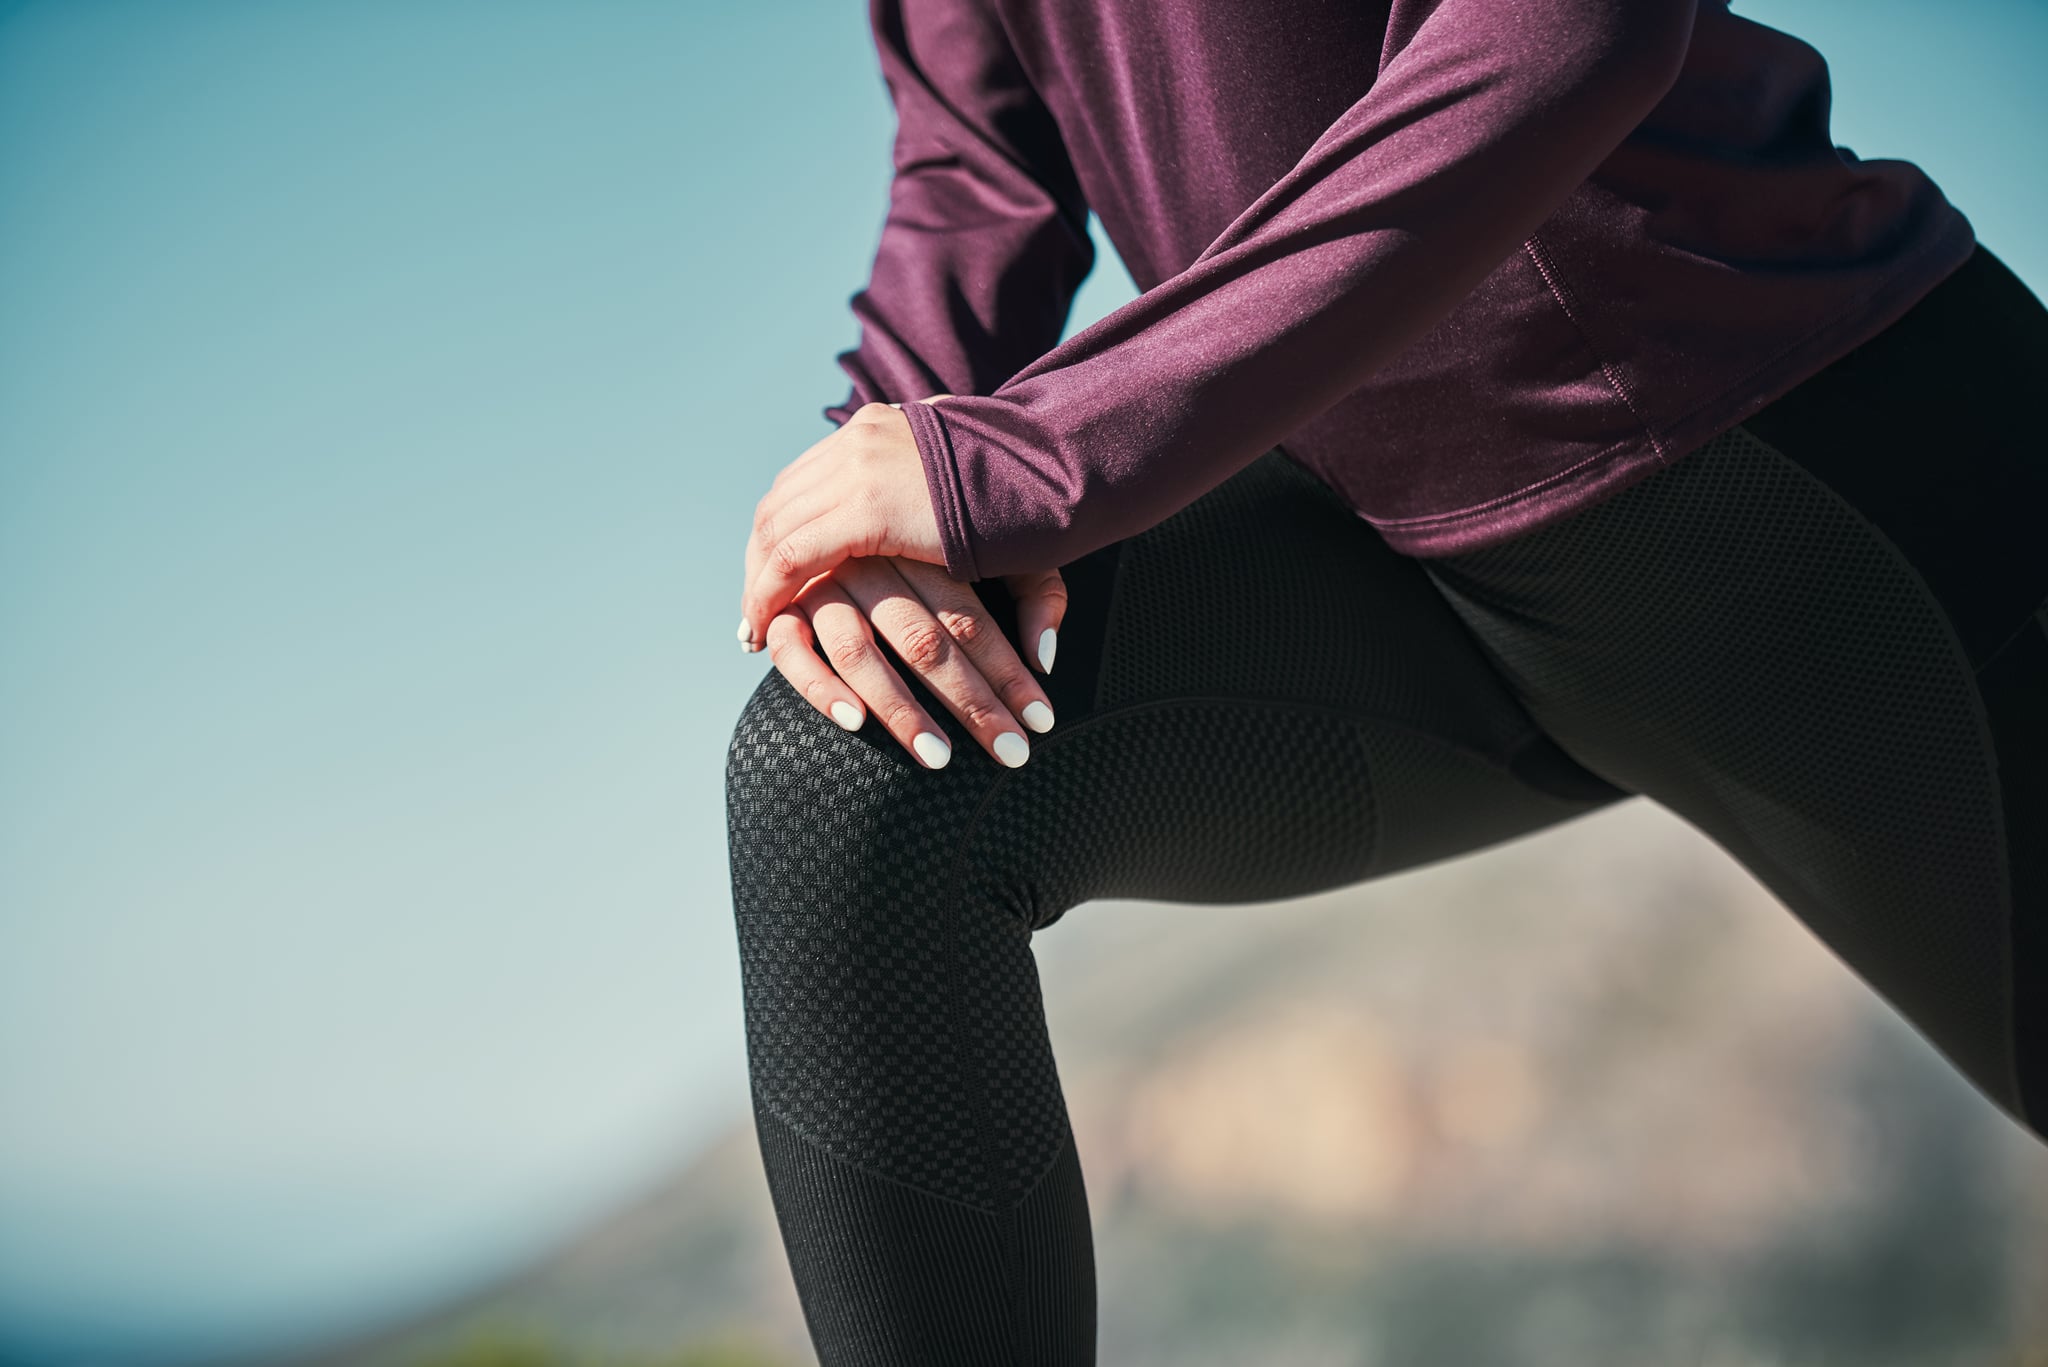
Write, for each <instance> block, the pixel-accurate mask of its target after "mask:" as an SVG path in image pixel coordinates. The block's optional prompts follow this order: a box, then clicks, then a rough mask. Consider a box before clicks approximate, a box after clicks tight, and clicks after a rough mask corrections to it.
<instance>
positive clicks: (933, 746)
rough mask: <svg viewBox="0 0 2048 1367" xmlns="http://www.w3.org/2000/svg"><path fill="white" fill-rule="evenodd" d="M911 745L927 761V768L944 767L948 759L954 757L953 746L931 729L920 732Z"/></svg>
mask: <svg viewBox="0 0 2048 1367" xmlns="http://www.w3.org/2000/svg"><path fill="white" fill-rule="evenodd" d="M910 747H911V749H913V750H915V751H917V757H918V758H919V759H921V760H923V761H924V762H925V766H926V767H927V768H931V769H943V768H945V767H946V761H947V760H949V759H951V758H953V747H952V746H950V745H948V744H946V742H945V741H944V740H943V739H941V738H940V737H938V736H935V735H933V734H932V733H931V732H929V731H920V732H918V733H917V735H916V737H915V738H913V739H912V740H911V742H910Z"/></svg>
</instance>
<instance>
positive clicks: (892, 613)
mask: <svg viewBox="0 0 2048 1367" xmlns="http://www.w3.org/2000/svg"><path fill="white" fill-rule="evenodd" d="M899 563H900V562H899V561H897V560H896V559H893V558H889V557H882V556H874V557H868V558H865V559H861V560H856V561H851V562H849V567H848V570H847V571H846V572H844V573H841V574H837V575H834V576H833V581H834V583H836V584H837V585H838V586H839V587H840V588H841V589H843V590H844V591H845V592H846V595H847V596H848V597H849V598H851V599H852V600H853V601H854V602H855V603H857V604H859V605H860V608H861V610H862V611H863V612H865V613H866V614H867V618H868V620H869V621H870V622H871V623H873V624H874V629H875V634H876V635H877V636H878V637H880V638H881V639H882V640H884V641H886V642H888V644H889V647H890V648H891V649H892V650H894V651H895V652H896V656H897V658H898V659H900V660H901V661H902V662H903V665H904V667H905V668H906V669H908V670H909V671H910V672H911V673H913V674H915V675H917V677H918V678H919V679H920V680H921V681H922V682H923V683H924V685H925V686H926V687H927V688H929V689H930V690H931V691H932V693H933V694H935V695H936V696H937V697H938V699H939V701H940V702H942V703H944V704H945V705H946V709H947V710H948V711H950V712H951V713H952V714H953V715H954V716H955V717H957V718H959V719H960V724H961V725H962V726H965V727H966V728H967V730H968V731H969V732H970V733H971V734H972V735H973V736H974V738H975V740H976V741H978V742H979V743H980V745H981V748H982V749H984V750H986V751H987V752H988V753H989V754H991V755H993V756H994V757H995V758H996V760H997V761H998V762H999V763H1001V764H1004V765H1007V766H1008V767H1010V768H1012V769H1014V768H1016V767H1017V766H1018V765H1020V764H1022V763H1024V761H1025V760H1027V759H1029V758H1031V742H1030V741H1029V740H1027V739H1026V738H1025V736H1024V727H1023V724H1022V723H1020V722H1019V721H1018V720H1017V718H1016V714H1015V713H1013V712H1011V710H1010V708H1009V706H1008V705H1007V704H1005V703H1004V702H1003V700H1002V699H1001V698H1000V697H998V696H997V694H996V690H995V689H994V688H993V687H992V686H991V685H990V683H989V681H988V680H987V679H986V678H984V677H983V676H982V673H981V671H980V670H979V669H978V668H976V666H975V664H974V661H973V660H972V659H971V658H970V657H969V656H968V654H967V652H966V651H965V650H964V649H962V647H961V646H960V643H959V642H958V641H956V640H954V638H953V635H952V633H951V632H949V631H948V630H947V629H946V627H945V625H944V624H943V623H941V622H940V621H939V619H938V618H937V617H936V616H935V615H934V614H933V613H932V610H931V609H930V608H929V607H927V606H925V603H924V600H923V599H922V598H921V597H920V596H919V595H918V593H917V591H916V590H914V589H912V588H911V587H910V585H909V584H908V583H907V582H905V581H904V578H903V576H902V574H900V573H899V572H898V570H897V566H898V564H899ZM1048 710H1050V709H1048Z"/></svg>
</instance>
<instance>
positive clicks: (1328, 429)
mask: <svg viewBox="0 0 2048 1367" xmlns="http://www.w3.org/2000/svg"><path fill="white" fill-rule="evenodd" d="M870 10H871V20H872V27H873V34H874V39H875V46H876V50H877V52H878V53H879V55H880V58H881V69H882V75H883V78H884V81H885V83H886V87H887V89H888V92H889V95H890V98H891V100H892V102H893V103H894V106H895V109H896V114H897V133H896V139H895V145H894V167H895V176H894V180H893V181H892V184H891V189H890V195H889V208H888V214H887V217H886V219H885V221H884V224H883V227H882V230H881V240H880V244H879V246H878V248H877V251H876V254H875V258H874V265H873V270H872V273H871V276H870V279H869V281H868V283H867V285H866V286H865V287H864V288H863V289H861V290H860V291H859V292H857V293H856V294H855V295H854V296H853V297H852V301H851V302H852V308H853V312H854V314H855V316H856V318H857V319H858V320H859V323H860V338H859V342H858V344H857V345H856V346H855V347H854V348H853V349H851V350H849V351H846V352H843V353H841V354H840V355H839V357H838V361H839V363H840V365H841V367H842V368H843V369H844V370H845V371H846V372H847V374H849V375H850V376H851V377H852V380H853V391H852V394H851V395H850V396H849V397H848V398H847V400H846V401H845V402H844V403H841V404H837V405H834V406H832V407H829V408H827V409H825V414H826V416H827V417H828V418H831V419H832V420H834V421H835V422H844V421H845V420H846V419H847V418H848V417H849V416H851V414H852V412H853V410H854V409H856V408H858V407H859V406H860V405H862V404H864V403H868V402H872V401H877V400H880V401H891V402H901V403H903V411H904V412H905V414H906V415H907V416H908V417H909V419H910V425H911V431H912V434H913V435H914V437H915V439H916V442H917V446H918V450H919V453H920V455H921V456H922V458H923V461H924V470H925V477H926V483H927V488H928V492H929V493H930V495H931V499H932V507H933V511H934V513H935V514H936V516H937V519H938V525H939V530H940V535H941V537H942V539H943V543H944V548H945V558H946V568H947V569H948V571H949V572H950V573H952V574H953V575H954V576H955V577H958V578H961V579H978V578H985V577H992V576H996V575H1002V574H1009V573H1014V572H1018V571H1024V570H1035V569H1045V568H1050V567H1053V566H1057V565H1062V564H1065V563H1067V562H1069V561H1071V560H1073V559H1075V558H1077V557H1078V556H1080V555H1083V554H1085V553H1087V552H1088V551H1091V550H1094V549H1095V548H1097V547H1099V546H1102V545H1105V544H1107V543H1109V542H1111V541H1114V540H1118V539H1120V538H1123V537H1125V536H1129V535H1131V534H1133V533H1136V532H1138V531H1142V530H1144V529H1145V528H1147V527H1149V526H1152V525H1154V524H1156V523H1158V522H1160V521H1162V520H1163V519H1165V518H1166V517H1168V516H1169V515H1171V514H1172V513H1174V512H1175V511H1177V510H1178V509H1180V508H1181V507H1183V506H1185V505H1186V504H1188V503H1190V502H1192V501H1193V500H1194V499H1195V498H1197V497H1198V496H1200V495H1201V494H1202V493H1204V492H1205V491H1207V490H1208V489H1210V488H1212V487H1213V486H1215V485H1216V484H1218V483H1220V482H1221V481H1222V480H1224V479H1225V478H1227V477H1229V476H1230V475H1231V474H1233V473H1235V472H1236V471H1237V470H1239V469H1242V468H1243V467H1244V466H1246V465H1248V464H1250V463H1251V461H1252V460H1253V459H1255V458H1256V457H1258V456H1259V455H1260V454H1262V453H1263V452H1265V451H1267V450H1269V449H1271V448H1272V447H1274V446H1276V445H1278V446H1280V447H1281V448H1282V449H1283V451H1284V452H1285V453H1286V455H1287V456H1288V457H1290V458H1291V459H1293V460H1295V461H1297V462H1299V463H1300V464H1301V465H1303V466H1304V467H1306V468H1307V469H1308V470H1310V471H1311V472H1312V473H1314V474H1315V475H1316V476H1318V477H1319V478H1320V479H1322V480H1323V481H1324V482H1325V483H1326V484H1328V485H1329V486H1331V487H1332V488H1333V489H1334V490H1336V491H1337V492H1338V493H1339V494H1340V495H1341V496H1342V497H1343V498H1344V500H1345V501H1346V502H1347V503H1348V504H1349V506H1351V507H1352V508H1353V509H1354V510H1355V511H1356V512H1357V513H1358V514H1359V515H1360V516H1361V517H1362V518H1364V519H1365V520H1366V521H1367V522H1369V523H1371V524H1372V526H1373V527H1375V528H1376V529H1377V530H1378V531H1379V533H1380V534H1381V535H1382V536H1384V537H1385V538H1386V540H1387V541H1388V542H1389V544H1391V545H1392V546H1393V547H1394V548H1395V549H1397V550H1399V551H1402V552H1404V553H1407V554H1411V555H1422V556H1427V555H1440V554H1448V553H1451V552H1455V551H1461V550H1465V549H1468V548H1474V547H1478V546H1482V545H1487V544H1490V543H1492V542H1494V541H1496V540H1499V539H1501V538H1504V537H1507V536H1511V535H1513V534H1515V533H1516V532H1517V531H1519V530H1522V529H1525V528H1530V527H1535V526H1538V525H1541V524H1544V523H1547V522H1550V521H1552V520H1554V519H1556V518H1559V517H1562V516H1564V515H1565V514H1566V513H1568V512H1570V511H1571V510H1572V509H1574V508H1576V507H1579V506H1581V505H1583V504H1584V503H1586V502H1587V501H1589V500H1591V499H1594V498H1597V497H1601V496H1603V495H1605V494H1607V493H1610V492H1613V491H1615V490H1617V489H1619V488H1621V487H1623V486H1625V485H1627V484H1629V483H1631V482H1633V481H1634V480H1636V479H1638V478H1641V477H1643V476H1645V475H1648V474H1649V473H1651V472H1652V471H1654V470H1656V469H1658V468H1661V467H1663V466H1664V465H1666V464H1668V463H1670V462H1671V461H1673V460H1676V459H1679V458H1681V457H1682V456H1683V454H1684V453H1685V452H1686V451H1688V450H1690V449H1692V448H1693V447H1696V446H1698V445H1699V444H1701V443H1702V442H1704V441H1705V440H1706V439H1707V438H1708V437H1710V436H1712V435H1713V434H1714V433H1716V432H1719V431H1721V430H1723V429H1724V428H1727V427H1729V426H1732V425H1733V424H1735V423H1737V422H1740V421H1741V420H1742V419H1743V418H1744V417H1747V416H1748V415H1750V414H1751V413H1753V412H1755V411H1756V410H1757V409H1758V408H1760V407H1762V406H1763V405H1764V404H1765V403H1767V402H1768V401H1769V400H1771V399H1773V398H1775V397H1777V396H1778V395H1779V394H1781V393H1783V392H1784V391H1786V390H1788V389H1790V388H1791V387H1792V386H1793V385H1794V384H1796V383H1798V382H1799V381H1800V380H1802V379H1804V378H1806V377H1807V376H1809V375H1810V374H1812V373H1813V372H1815V371H1816V370H1818V369H1820V368H1821V367H1822V366H1824V365H1825V364H1827V363H1828V362H1829V361H1831V360H1833V359H1834V358H1836V357H1837V356H1840V355H1841V354H1842V353H1844V352H1846V351H1848V350H1849V349H1851V348H1852V347H1853V346H1855V345H1856V344H1857V343H1858V342H1860V341H1863V340H1864V339H1866V338H1868V337H1869V336H1871V335H1872V334H1873V333H1875V332H1877V331H1879V330H1880V329H1882V328H1883V327H1884V326H1886V325H1887V324H1888V323H1890V322H1891V321H1892V320H1893V319H1895V318H1896V317H1897V316H1899V315H1900V314H1902V313H1903V312H1905V310H1906V309H1907V308H1908V307H1910V306H1911V305H1912V304H1913V303H1914V302H1915V301H1916V300H1917V299H1919V298H1920V296H1922V295H1923V294H1925V293H1926V292H1927V291H1928V290H1929V289H1931V288H1932V287H1933V286H1934V285H1935V284H1936V283H1938V282H1939V281H1940V280H1941V278H1942V277H1943V276H1945V275H1947V274H1948V273H1949V272H1950V271H1951V270H1953V269H1954V268H1955V267H1956V266H1958V265H1960V264H1961V262H1962V261H1963V259H1964V258H1965V257H1967V256H1968V255H1969V252H1970V250H1971V248H1972V246H1973V245H1974V236H1973V234H1972V231H1971V227H1970V224H1969V221H1968V220H1967V219H1966V218H1964V217H1963V215H1962V214H1961V213H1960V212H1959V211H1957V210H1956V209H1955V208H1954V207H1953V206H1952V205H1950V204H1949V202H1948V201H1947V200H1946V198H1945V197H1944V196H1943V195H1942V193H1941V191H1940V190H1939V189H1938V188H1937V187H1936V185H1935V184H1934V183H1933V182H1932V181H1931V180H1930V179H1929V178H1928V177H1927V176H1926V175H1925V174H1923V173H1922V172H1921V171H1920V170H1919V169H1918V168H1917V167H1915V166H1913V165H1911V164H1910V163H1907V162H1903V161H1896V160H1882V161H1875V160H1873V161H1865V160H1859V159H1858V158H1857V157H1856V156H1855V155H1854V154H1853V153H1852V152H1850V151H1849V150H1848V149H1846V148H1838V147H1836V146H1834V144H1833V142H1832V140H1831V138H1830V135H1829V128H1828V106H1829V85H1828V76H1827V68H1826V65H1825V63H1824V62H1823V60H1822V58H1821V56H1820V54H1819V53H1818V52H1816V51H1815V50H1814V49H1813V48H1812V47H1810V46H1808V45H1807V44H1805V43H1803V42H1801V41H1799V40H1798V39H1796V38H1793V37H1790V36H1788V35H1786V34H1783V33H1780V32H1778V31H1776V30H1773V29H1770V28H1766V27H1764V26H1763V25H1760V24H1757V23H1755V22H1753V21H1751V20H1747V19H1743V18H1740V17H1737V16H1735V15H1733V14H1731V13H1729V12H1728V10H1727V9H1726V7H1725V2H1724V0H1697V3H1695V0H1391V3H1388V2H1387V0H1381V3H1371V2H1370V0H1256V3H1242V2H1238V3H1233V2H1232V0H871V5H870ZM1091 209H1092V210H1093V211H1094V213H1095V214H1096V215H1097V216H1098V217H1099V219H1100V220H1101V223H1102V228H1103V231H1104V233H1105V234H1106V235H1107V237H1108V238H1109V240H1110V241H1111V242H1112V243H1113V244H1114V245H1115V247H1116V250H1117V252H1118V254H1119V255H1120V256H1121V257H1122V258H1123V261H1124V263H1125V265H1126V266H1127V267H1128V269H1129V270H1130V272H1131V275H1132V277H1133V279H1134V280H1135V281H1136V282H1137V284H1138V286H1139V288H1140V289H1141V291H1142V293H1141V294H1140V295H1139V296H1138V297H1137V298H1136V299H1133V300H1132V301H1131V302H1129V303H1128V304H1125V305H1124V306H1123V307H1121V308H1119V309H1117V310H1115V311H1114V312H1112V313H1110V314H1108V315H1106V316H1105V317H1103V318H1101V319H1099V320H1097V321H1096V322H1095V323H1093V324H1091V325H1090V326H1088V327H1086V328H1084V329H1081V330H1080V331H1078V332H1076V333H1075V334H1074V335H1073V336H1071V337H1069V338H1067V339H1066V340H1065V341H1060V332H1061V330H1062V329H1063V328H1064V326H1065V323H1066V320H1067V317H1068V314H1069V311H1070V306H1071V304H1072V302H1073V298H1074V294H1075V291H1076V290H1077V289H1078V287H1079V285H1080V283H1081V281H1082V279H1083V277H1085V276H1086V275H1087V273H1088V272H1089V270H1090V269H1091V268H1092V266H1093V264H1094V260H1093V248H1092V245H1091V242H1090V239H1089V236H1088V231H1087V219H1088V214H1089V211H1090V210H1091ZM938 392H948V393H951V394H953V395H955V396H956V397H954V398H952V399H948V400H946V401H945V402H944V403H942V404H939V405H924V404H918V403H912V402H909V401H910V400H914V399H919V398H922V397H924V396H926V395H929V394H933V393H938Z"/></svg>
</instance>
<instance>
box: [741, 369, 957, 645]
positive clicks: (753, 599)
mask: <svg viewBox="0 0 2048 1367" xmlns="http://www.w3.org/2000/svg"><path fill="white" fill-rule="evenodd" d="M951 397H953V396H952V395H950V394H936V395H933V396H931V398H928V399H923V400H920V402H924V403H929V402H933V401H934V400H937V399H949V398H951ZM852 556H894V557H897V558H900V559H905V560H917V561H923V562H926V563H928V564H932V565H937V566H940V567H943V566H944V565H945V563H946V554H945V548H944V546H943V545H942V544H941V542H940V540H939V523H938V519H937V517H935V516H934V515H933V513H932V504H931V495H930V493H929V492H928V491H927V489H926V487H925V479H924V461H923V459H922V458H921V457H920V456H919V455H918V451H917V442H916V440H915V439H914V438H913V437H912V436H911V434H910V419H908V418H906V417H904V416H903V411H902V408H901V406H900V405H898V404H890V403H866V404H862V405H861V406H860V407H859V408H858V409H856V410H855V411H854V413H853V416H852V417H850V418H848V419H847V420H846V422H845V424H844V425H842V426H841V427H839V428H838V430H836V431H834V432H831V433H829V434H827V435H826V436H825V437H824V438H823V439H822V440H820V441H818V442H816V443H815V444H813V445H812V446H811V447H810V448H809V449H808V450H806V451H805V452H804V453H803V454H802V455H800V456H798V457H797V458H796V459H795V460H793V461H791V462H790V463H789V464H788V465H786V466H784V467H783V469H782V471H781V473H780V474H778V475H776V476H775V482H774V484H773V485H772V486H771V487H770V488H769V490H768V492H767V494H766V495H765V496H764V497H763V498H762V499H761V501H760V503H759V504H757V505H756V506H755V508H754V529H753V532H752V533H751V534H750V535H749V536H748V537H747V560H746V580H745V584H744V586H743V588H742V590H741V593H740V625H739V638H740V643H741V644H742V645H743V646H744V647H745V648H746V649H747V650H749V651H753V650H758V649H760V647H761V643H762V642H763V641H765V640H766V639H767V627H768V623H769V621H770V620H771V619H772V618H773V617H774V616H775V615H776V614H777V613H778V612H780V611H782V609H783V608H785V607H787V606H788V605H789V603H790V601H791V600H792V599H794V598H795V597H796V595H797V593H798V592H799V591H800V590H801V589H802V588H803V587H804V586H805V584H807V583H808V582H809V581H811V580H812V579H815V578H817V577H818V576H820V575H823V574H827V573H830V572H831V570H832V569H833V568H834V567H835V566H837V565H839V564H840V563H841V562H843V561H845V560H846V559H848V558H849V557H852Z"/></svg>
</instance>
